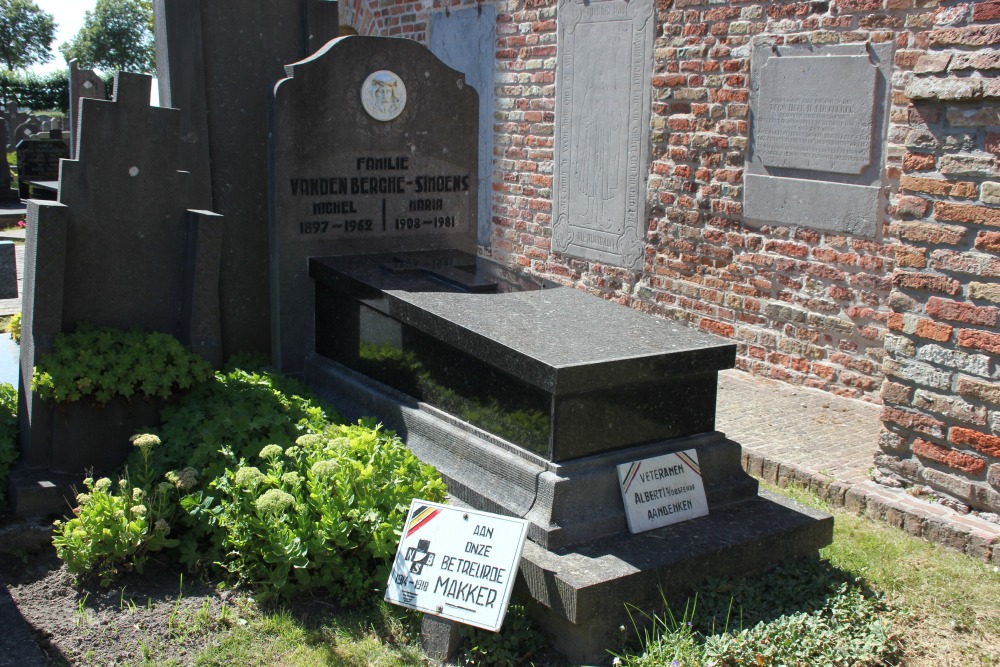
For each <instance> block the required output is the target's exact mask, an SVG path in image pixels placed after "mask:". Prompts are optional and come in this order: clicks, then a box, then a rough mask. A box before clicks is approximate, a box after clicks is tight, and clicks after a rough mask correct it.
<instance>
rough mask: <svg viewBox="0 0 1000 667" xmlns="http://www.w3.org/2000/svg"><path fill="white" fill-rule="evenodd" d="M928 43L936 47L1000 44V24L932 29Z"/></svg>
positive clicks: (928, 36)
mask: <svg viewBox="0 0 1000 667" xmlns="http://www.w3.org/2000/svg"><path fill="white" fill-rule="evenodd" d="M927 43H928V44H930V45H931V46H934V47H942V46H990V45H992V44H1000V25H976V26H966V27H963V28H945V29H943V30H932V31H930V33H928V35H927Z"/></svg>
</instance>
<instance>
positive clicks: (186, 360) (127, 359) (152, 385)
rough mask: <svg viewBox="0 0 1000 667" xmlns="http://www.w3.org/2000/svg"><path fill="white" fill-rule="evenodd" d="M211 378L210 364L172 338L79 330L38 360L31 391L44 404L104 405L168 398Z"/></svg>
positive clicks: (59, 339) (103, 329) (87, 326)
mask: <svg viewBox="0 0 1000 667" xmlns="http://www.w3.org/2000/svg"><path fill="white" fill-rule="evenodd" d="M211 376H212V368H211V366H209V364H208V362H206V361H205V360H204V359H202V358H201V357H199V356H198V355H196V354H194V353H193V352H191V351H190V350H188V349H187V348H186V347H184V346H183V345H182V344H181V343H180V342H179V341H178V340H177V339H176V338H174V337H173V336H170V335H169V334H165V333H157V332H144V331H141V330H140V329H129V330H128V331H121V330H119V329H111V328H106V327H100V328H99V327H95V326H93V325H90V324H81V325H80V326H79V328H78V329H77V330H76V331H75V332H73V333H61V334H59V335H57V336H56V340H55V349H54V350H53V351H52V352H50V353H48V354H43V355H42V356H41V357H40V358H39V359H38V366H37V367H36V368H35V372H34V375H33V377H32V380H31V390H32V391H34V392H36V393H37V394H38V396H39V397H40V398H42V399H43V400H52V401H56V402H67V401H80V400H84V399H86V400H89V401H92V402H93V403H96V404H98V405H103V404H105V403H107V402H108V401H110V400H111V399H113V398H116V397H118V396H121V397H124V398H131V397H133V396H140V397H146V398H150V397H153V396H158V397H161V398H169V397H170V396H171V395H172V394H173V393H174V392H176V391H177V390H179V389H189V388H191V387H193V386H195V385H196V384H198V383H200V382H204V381H205V380H207V379H209V378H210V377H211Z"/></svg>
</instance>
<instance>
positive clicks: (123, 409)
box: [12, 73, 222, 514]
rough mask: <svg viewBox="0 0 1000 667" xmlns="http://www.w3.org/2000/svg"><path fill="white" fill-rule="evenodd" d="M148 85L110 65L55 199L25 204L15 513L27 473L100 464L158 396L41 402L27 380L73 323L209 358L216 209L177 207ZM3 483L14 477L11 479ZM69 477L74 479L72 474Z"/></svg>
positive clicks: (165, 139) (181, 176)
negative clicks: (111, 87)
mask: <svg viewBox="0 0 1000 667" xmlns="http://www.w3.org/2000/svg"><path fill="white" fill-rule="evenodd" d="M151 83H152V80H151V78H150V77H148V76H142V75H137V74H125V73H120V74H118V75H117V77H116V79H115V94H114V100H113V101H106V100H96V99H85V100H83V104H82V113H81V121H82V122H81V127H80V129H79V134H78V138H79V145H78V149H77V158H76V159H74V160H64V161H63V164H62V170H61V174H60V182H59V201H58V202H49V201H35V200H31V201H30V202H29V205H28V231H27V239H26V251H25V269H24V297H23V298H24V310H23V313H24V315H23V322H22V338H21V371H20V390H19V408H18V422H19V427H20V442H21V461H22V468H21V470H20V471H19V473H18V475H19V476H18V477H17V478H16V480H15V493H14V496H13V500H14V504H15V509H16V510H17V511H18V512H21V513H22V514H26V513H30V512H31V511H32V509H34V507H35V505H34V504H35V503H38V504H39V505H43V503H44V502H45V501H46V500H48V499H38V498H36V497H35V496H34V495H33V493H34V492H35V491H38V490H39V489H45V488H48V489H53V488H55V487H53V485H52V484H49V485H48V486H46V485H45V484H40V482H39V480H41V481H43V482H44V481H46V480H51V479H53V478H58V476H59V474H60V473H63V474H66V475H70V476H76V475H81V474H82V473H83V472H84V471H85V470H88V469H91V468H93V469H95V470H96V471H97V472H98V473H100V472H109V471H111V470H114V469H116V468H117V467H119V466H120V465H121V464H122V463H124V460H125V457H126V455H127V453H128V451H129V448H130V445H129V441H128V438H129V437H130V436H131V435H132V434H133V433H134V432H135V431H134V429H135V428H137V427H139V426H143V425H148V424H151V423H152V424H155V423H156V420H157V415H158V409H159V407H161V406H159V405H156V404H154V403H151V402H150V403H147V402H144V401H131V402H129V401H124V400H122V401H121V402H120V403H118V404H116V403H114V402H112V403H109V404H108V407H106V408H94V407H90V406H87V405H78V404H67V405H53V404H51V403H48V402H45V401H41V400H39V399H38V398H37V397H36V396H35V395H34V394H33V393H32V392H31V391H30V389H29V387H30V385H31V377H32V369H33V368H34V367H35V365H36V361H37V359H38V358H39V356H40V355H42V354H44V353H45V352H48V351H50V350H51V349H52V348H53V344H54V341H55V337H56V335H57V334H59V333H60V332H64V331H72V330H73V329H74V328H75V327H76V326H77V325H78V324H79V323H81V322H89V323H92V324H94V325H97V326H109V327H116V328H121V329H127V328H130V327H139V328H141V329H144V330H147V331H160V332H164V333H169V334H172V335H174V336H176V337H177V338H179V339H180V340H181V341H182V342H184V343H186V344H188V345H189V346H190V347H191V348H192V349H193V350H195V351H196V352H198V353H199V354H201V355H202V356H203V357H205V358H206V359H207V360H209V361H211V362H212V363H213V364H216V365H218V364H220V363H221V349H222V348H221V333H220V321H219V320H220V318H219V264H220V261H221V252H222V251H221V238H222V237H221V231H222V230H221V224H220V220H219V216H217V215H215V214H213V213H210V212H207V211H203V210H197V209H192V208H190V202H191V200H192V197H191V190H192V184H191V181H190V174H189V173H187V171H186V170H185V169H184V166H185V165H184V163H183V161H182V160H181V159H180V155H181V147H182V138H181V136H180V133H179V125H180V118H179V116H180V114H179V113H178V112H177V110H175V109H165V108H159V107H151V106H149V93H150V86H151ZM12 479H13V477H12ZM77 480H78V478H77Z"/></svg>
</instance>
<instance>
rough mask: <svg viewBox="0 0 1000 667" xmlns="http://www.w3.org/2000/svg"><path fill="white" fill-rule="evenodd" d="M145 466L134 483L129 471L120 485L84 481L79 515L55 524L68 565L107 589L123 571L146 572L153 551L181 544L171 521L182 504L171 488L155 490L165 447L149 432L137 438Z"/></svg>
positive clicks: (56, 540) (55, 539) (163, 486)
mask: <svg viewBox="0 0 1000 667" xmlns="http://www.w3.org/2000/svg"><path fill="white" fill-rule="evenodd" d="M133 442H134V444H135V446H136V450H137V451H138V452H139V459H140V464H141V465H140V468H139V471H138V474H137V475H136V477H135V479H134V482H133V479H132V478H130V477H129V474H128V470H126V471H125V474H124V475H123V476H122V477H121V478H119V480H118V483H117V484H114V483H112V481H111V480H110V479H108V478H107V477H102V478H101V479H98V480H97V481H94V479H93V478H90V477H88V478H87V479H85V480H83V485H84V486H85V487H86V491H85V492H84V493H80V494H78V495H77V497H76V500H77V503H79V506H78V507H76V508H75V509H74V510H73V513H74V514H75V516H74V517H73V518H71V519H69V520H68V521H66V522H65V523H63V522H61V521H56V522H55V534H54V535H53V537H52V544H53V545H54V546H55V548H56V554H57V555H58V556H59V558H61V559H62V560H64V561H65V562H66V567H67V569H69V571H70V572H72V573H73V574H74V575H77V576H78V577H80V578H89V577H94V578H96V579H97V580H98V581H99V582H100V584H101V585H102V586H107V585H108V584H109V583H110V582H111V580H112V579H113V578H114V577H115V576H116V575H118V574H119V573H120V572H126V571H130V570H135V571H137V572H142V569H143V565H144V564H145V562H146V559H147V558H148V557H149V554H150V553H153V552H156V551H160V550H162V549H164V548H167V547H172V546H176V545H177V540H175V539H170V538H169V537H168V535H169V533H170V529H171V528H170V523H169V522H168V520H167V519H168V517H170V516H171V515H172V514H173V513H174V512H175V508H176V505H177V497H176V496H177V493H176V490H175V488H174V486H173V485H171V484H159V485H157V486H155V487H153V486H152V483H151V482H152V480H151V479H150V478H149V474H150V466H149V460H150V457H151V453H152V450H153V449H154V448H155V447H156V446H157V445H159V439H158V438H156V437H155V436H152V435H148V434H144V435H140V436H137V437H136V438H135V439H134V440H133Z"/></svg>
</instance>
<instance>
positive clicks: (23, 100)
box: [0, 69, 69, 113]
mask: <svg viewBox="0 0 1000 667" xmlns="http://www.w3.org/2000/svg"><path fill="white" fill-rule="evenodd" d="M10 102H16V103H17V105H18V106H19V107H21V108H25V109H31V110H32V111H36V112H37V111H56V110H58V111H62V112H63V113H65V112H67V111H69V71H68V70H65V69H62V70H56V71H55V72H49V73H48V74H42V75H38V74H34V73H32V72H27V73H25V72H6V71H3V70H0V104H2V105H3V106H4V107H6V106H7V104H8V103H10Z"/></svg>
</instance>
